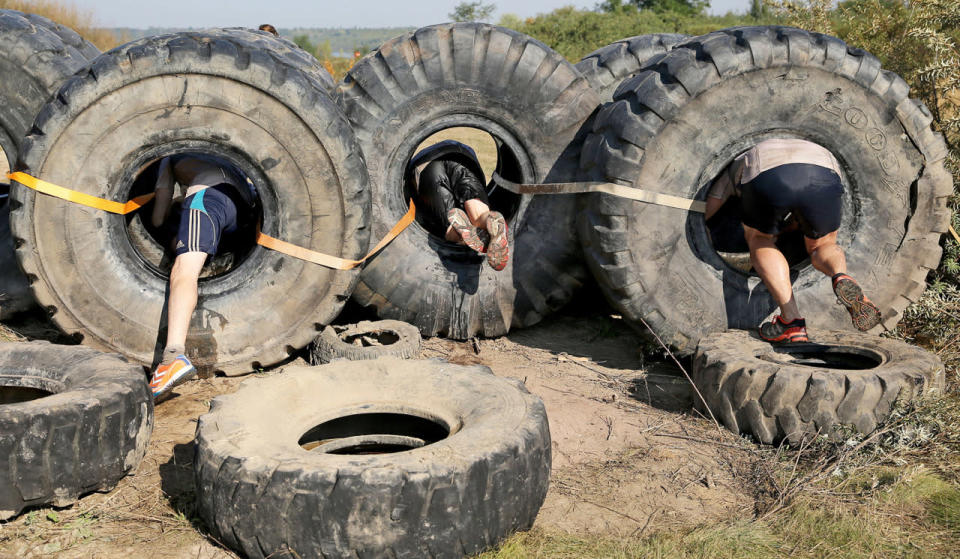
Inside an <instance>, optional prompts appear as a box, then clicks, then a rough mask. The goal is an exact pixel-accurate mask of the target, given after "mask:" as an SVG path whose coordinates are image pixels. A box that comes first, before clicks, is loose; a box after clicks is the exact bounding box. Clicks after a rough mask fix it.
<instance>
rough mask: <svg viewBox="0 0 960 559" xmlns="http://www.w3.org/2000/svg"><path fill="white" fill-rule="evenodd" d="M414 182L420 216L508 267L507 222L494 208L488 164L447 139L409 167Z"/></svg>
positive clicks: (496, 267) (500, 266) (498, 266)
mask: <svg viewBox="0 0 960 559" xmlns="http://www.w3.org/2000/svg"><path fill="white" fill-rule="evenodd" d="M407 180H408V181H409V182H411V183H412V184H414V185H415V187H416V191H417V194H418V198H419V199H420V203H419V204H418V207H420V208H421V210H422V212H421V218H422V220H423V221H425V222H426V224H427V226H428V227H429V228H430V229H433V230H435V231H444V238H445V239H446V240H448V241H451V242H456V243H461V244H465V245H466V246H468V247H470V248H471V249H473V250H475V251H477V252H478V253H486V255H487V262H488V263H489V264H490V266H491V267H492V268H493V269H494V270H497V271H499V270H502V269H504V268H505V267H506V265H507V261H508V260H509V257H510V247H509V241H508V235H507V222H506V220H505V219H504V217H503V215H502V214H501V213H500V212H497V211H492V210H491V209H490V202H489V200H488V198H487V191H486V188H484V182H483V169H482V168H481V167H480V163H479V162H478V161H477V156H476V154H475V153H474V151H473V149H471V148H470V147H469V146H467V145H464V144H461V143H460V142H455V141H453V140H445V141H443V142H439V143H437V144H434V145H433V146H430V147H429V148H427V149H425V150H423V151H421V152H420V153H418V154H417V156H416V157H414V158H413V160H411V162H410V164H409V165H408V167H407Z"/></svg>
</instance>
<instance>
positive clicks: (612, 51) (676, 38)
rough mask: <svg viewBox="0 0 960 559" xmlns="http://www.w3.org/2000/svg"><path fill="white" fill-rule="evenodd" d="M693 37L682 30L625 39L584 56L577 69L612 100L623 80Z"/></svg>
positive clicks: (605, 100)
mask: <svg viewBox="0 0 960 559" xmlns="http://www.w3.org/2000/svg"><path fill="white" fill-rule="evenodd" d="M689 38H690V37H689V36H688V35H681V34H679V33H651V34H649V35H637V36H636V37H630V38H629V39H621V40H619V41H617V42H615V43H611V44H609V45H607V46H605V47H602V48H599V49H597V50H595V51H593V52H591V53H590V54H588V55H586V56H584V57H583V59H582V60H580V62H577V70H580V73H582V74H583V76H584V77H585V78H587V81H589V82H590V86H591V87H593V89H594V91H596V92H597V95H599V96H600V101H601V102H602V103H609V102H610V101H612V100H613V93H614V92H615V91H616V90H617V87H619V86H620V84H621V83H623V80H625V79H627V78H629V77H631V76H635V75H636V74H637V73H638V72H640V70H641V69H643V68H644V67H645V66H647V65H648V64H651V63H655V62H656V59H655V58H654V57H655V56H657V55H659V54H663V53H665V52H669V51H670V50H672V49H673V47H675V46H676V45H678V44H680V43H682V42H683V41H685V40H687V39H689Z"/></svg>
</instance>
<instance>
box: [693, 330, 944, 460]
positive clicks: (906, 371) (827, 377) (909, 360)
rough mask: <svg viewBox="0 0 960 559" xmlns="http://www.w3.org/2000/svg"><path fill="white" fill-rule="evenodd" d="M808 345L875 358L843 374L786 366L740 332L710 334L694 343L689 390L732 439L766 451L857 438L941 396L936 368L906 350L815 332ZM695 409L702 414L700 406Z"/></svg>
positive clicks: (926, 357)
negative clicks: (811, 440) (820, 438)
mask: <svg viewBox="0 0 960 559" xmlns="http://www.w3.org/2000/svg"><path fill="white" fill-rule="evenodd" d="M811 341H812V342H815V344H814V343H811V344H797V345H792V346H791V347H790V349H792V350H798V349H807V348H814V347H815V345H818V344H819V345H824V346H834V347H836V346H841V347H843V348H853V351H854V352H856V351H858V350H866V351H868V352H875V353H877V354H879V355H880V356H882V359H883V362H882V363H881V364H880V365H878V366H876V367H874V368H870V369H863V370H848V369H833V368H827V367H810V366H804V365H797V364H790V363H788V362H784V361H783V360H782V359H781V360H779V362H778V359H776V358H775V356H776V349H775V348H774V346H771V345H770V344H769V343H767V342H764V341H763V340H760V339H758V338H757V337H755V336H753V335H751V334H749V333H747V332H745V331H743V330H731V331H728V332H721V333H719V334H711V335H709V336H706V337H704V338H703V339H702V340H701V341H700V346H699V347H698V348H697V352H696V357H695V358H694V361H693V382H694V384H695V385H696V386H697V389H698V390H699V391H700V393H701V394H703V396H704V399H705V400H706V401H707V404H708V405H709V406H710V410H711V411H712V413H713V415H714V416H715V417H716V418H717V420H719V421H720V422H721V423H723V424H724V426H726V427H727V428H728V429H730V430H731V431H733V432H734V433H747V434H750V435H753V436H754V437H755V438H756V439H757V440H759V441H760V442H763V443H766V444H771V443H775V442H778V441H781V440H784V439H786V440H787V441H789V442H791V443H794V444H796V443H799V442H800V441H801V440H803V439H804V438H807V437H810V436H815V435H818V434H820V435H825V436H828V437H831V438H838V437H842V436H843V435H844V433H845V432H849V431H850V430H854V431H857V432H859V433H861V434H863V435H867V434H870V433H871V432H873V431H874V430H875V429H876V428H877V425H879V424H881V423H883V421H884V420H886V419H887V418H888V417H889V415H890V412H891V411H892V410H893V409H894V406H895V405H896V404H907V403H914V402H916V401H919V400H921V399H923V398H925V397H929V396H931V395H936V394H939V393H940V392H942V390H943V385H944V370H943V363H941V362H940V359H939V358H938V357H937V356H936V355H935V354H933V353H930V352H928V351H924V350H922V349H920V348H918V347H915V346H912V345H910V344H907V343H904V342H901V341H898V340H892V339H888V338H881V337H878V336H872V335H867V334H861V333H859V332H856V333H855V332H837V331H825V332H824V331H818V332H817V333H816V335H815V336H813V337H812V338H811ZM698 407H699V408H700V409H701V410H703V405H702V403H700V402H698Z"/></svg>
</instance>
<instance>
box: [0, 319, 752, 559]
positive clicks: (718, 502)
mask: <svg viewBox="0 0 960 559" xmlns="http://www.w3.org/2000/svg"><path fill="white" fill-rule="evenodd" d="M424 345H425V347H424V352H423V356H424V357H427V358H429V357H442V358H446V359H448V360H450V361H453V362H459V363H482V364H484V365H487V366H489V367H491V368H492V369H493V371H494V373H496V374H497V375H500V376H505V377H513V378H517V379H521V380H524V382H525V383H526V385H527V387H528V388H529V389H530V390H531V391H532V392H534V393H535V394H538V395H539V396H540V397H541V398H543V400H544V402H545V404H546V407H547V412H548V415H549V419H550V429H551V433H552V436H553V451H554V453H553V476H552V480H551V487H550V492H549V494H548V495H547V500H546V503H545V504H544V506H543V508H542V509H541V511H540V515H539V516H538V518H537V525H538V526H539V527H541V528H543V529H545V530H548V531H564V532H570V533H575V534H580V535H589V534H604V535H609V536H620V537H625V536H640V535H642V534H649V533H651V532H654V531H658V530H662V529H668V528H674V527H677V526H681V525H693V524H701V523H709V522H711V521H714V520H719V519H721V518H729V517H730V516H731V515H735V514H743V515H749V514H750V513H751V512H752V507H753V499H752V497H751V489H750V487H747V486H745V485H744V484H743V482H742V480H744V479H746V476H745V475H742V474H743V472H744V471H745V469H746V468H749V466H750V463H751V456H752V453H751V452H750V449H749V446H745V447H744V448H739V446H740V444H741V443H739V441H738V439H737V438H736V437H734V436H732V435H730V434H728V433H724V434H723V437H722V440H723V442H722V443H721V444H717V443H714V442H701V441H709V440H710V439H717V438H718V435H717V431H716V429H715V427H714V426H713V424H712V423H710V422H708V421H705V420H703V419H699V418H697V417H695V416H694V415H693V412H690V411H687V410H689V409H690V398H691V395H690V393H689V391H688V390H687V389H686V384H685V381H683V380H682V377H678V376H677V374H676V372H677V369H676V367H674V366H672V365H668V364H666V363H663V362H658V361H654V362H645V360H644V358H643V355H642V354H641V353H640V350H639V341H638V338H637V336H636V335H635V334H633V332H632V331H630V330H629V329H628V328H627V327H626V326H625V325H623V324H622V323H621V322H620V321H618V320H615V319H611V318H608V317H605V316H597V315H592V316H582V315H578V314H566V315H561V316H559V317H556V318H554V319H551V320H548V321H547V323H546V324H544V325H542V326H538V327H534V328H531V329H528V330H523V331H518V332H516V333H513V334H511V335H510V336H508V337H506V338H501V339H497V340H481V341H479V342H478V343H477V344H476V345H475V344H473V343H471V342H465V343H458V342H450V341H447V340H440V339H432V340H426V341H425V344H424ZM477 349H479V353H478V352H477ZM266 374H268V375H270V374H278V372H277V371H274V372H271V373H266ZM242 381H243V378H224V377H218V378H212V379H204V380H197V381H194V382H191V383H188V384H186V385H184V386H183V387H181V389H179V396H177V397H176V398H174V399H172V400H170V401H168V402H166V403H163V404H161V405H160V406H158V407H157V412H156V427H155V429H154V434H153V438H152V440H151V443H150V449H149V451H148V454H147V457H146V459H145V460H144V462H143V463H142V464H141V466H140V467H139V469H138V470H137V472H136V475H134V476H131V477H128V478H126V479H124V480H123V481H121V483H120V484H119V485H118V487H117V488H116V489H115V490H114V491H111V492H109V493H106V494H94V495H91V496H88V497H86V498H84V499H82V500H81V501H80V503H79V504H77V505H75V506H74V507H71V508H69V509H64V510H59V511H52V510H51V509H42V510H38V511H34V512H32V513H28V514H24V515H21V516H20V517H18V518H16V519H14V520H13V521H11V522H8V523H6V524H0V557H25V558H26V557H41V556H43V557H47V556H55V557H64V558H74V557H103V556H115V557H128V556H129V557H133V556H146V555H149V556H150V557H151V558H152V559H159V558H166V557H177V558H179V557H183V558H217V557H232V556H233V554H232V553H231V552H229V551H227V550H224V549H223V548H221V547H219V546H218V545H216V543H215V542H213V541H212V540H210V539H208V538H205V537H204V536H203V535H201V534H200V533H199V532H198V530H197V527H198V526H201V525H202V524H201V523H200V521H199V520H198V519H197V518H195V517H194V509H193V500H194V490H193V473H192V464H191V460H192V452H193V448H192V444H191V441H192V440H193V436H194V431H195V429H196V420H197V418H198V417H199V416H200V415H202V414H203V413H205V412H206V411H207V409H208V406H209V401H210V399H212V398H213V397H215V396H216V395H218V394H223V393H227V392H231V391H233V390H235V389H236V387H237V386H238V385H239V383H241V382H242Z"/></svg>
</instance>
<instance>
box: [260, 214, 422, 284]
mask: <svg viewBox="0 0 960 559" xmlns="http://www.w3.org/2000/svg"><path fill="white" fill-rule="evenodd" d="M416 214H417V209H416V206H414V204H413V200H410V209H409V210H407V213H406V214H405V215H404V216H403V217H402V218H400V221H398V222H397V224H396V225H394V226H393V229H391V230H390V232H389V233H387V236H386V237H384V238H383V239H381V240H380V242H379V243H377V246H375V247H373V250H371V251H370V252H369V253H368V254H367V255H366V256H364V257H363V258H361V259H360V260H348V259H346V258H338V257H336V256H330V255H329V254H322V253H319V252H316V251H313V250H310V249H308V248H303V247H301V246H297V245H293V244H290V243H288V242H286V241H281V240H280V239H277V238H274V237H271V236H270V235H266V234H264V233H262V232H261V231H260V227H259V226H257V244H258V245H261V246H265V247H267V248H269V249H272V250H275V251H277V252H282V253H283V254H286V255H288V256H293V257H294V258H299V259H300V260H306V261H307V262H313V263H314V264H319V265H321V266H326V267H327V268H333V269H334V270H352V269H353V268H356V267H357V266H359V265H360V264H363V263H364V262H365V261H366V260H368V259H369V258H370V257H371V256H373V255H374V254H376V253H378V252H380V249H382V248H383V247H385V246H387V244H389V243H390V241H392V240H394V239H396V238H397V235H399V234H400V233H401V232H403V230H404V229H406V228H407V226H408V225H410V224H411V223H413V218H414V217H415V216H416Z"/></svg>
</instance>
